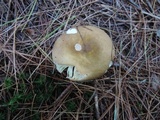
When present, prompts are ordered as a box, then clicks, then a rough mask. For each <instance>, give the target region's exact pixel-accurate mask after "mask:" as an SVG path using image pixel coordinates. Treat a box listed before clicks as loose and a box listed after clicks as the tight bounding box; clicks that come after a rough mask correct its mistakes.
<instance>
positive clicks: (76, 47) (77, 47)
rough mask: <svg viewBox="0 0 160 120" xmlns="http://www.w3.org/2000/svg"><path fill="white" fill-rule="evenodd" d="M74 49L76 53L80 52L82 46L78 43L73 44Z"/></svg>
mask: <svg viewBox="0 0 160 120" xmlns="http://www.w3.org/2000/svg"><path fill="white" fill-rule="evenodd" d="M74 48H75V50H76V51H81V50H82V46H81V45H80V44H78V43H77V44H75V46H74Z"/></svg>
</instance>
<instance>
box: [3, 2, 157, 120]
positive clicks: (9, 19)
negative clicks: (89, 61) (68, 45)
mask: <svg viewBox="0 0 160 120" xmlns="http://www.w3.org/2000/svg"><path fill="white" fill-rule="evenodd" d="M159 6H160V1H159V0H153V1H150V0H134V1H133V0H99V1H98V0H65V1H63V0H34V1H33V0H1V1H0V111H1V112H0V118H1V119H2V120H10V119H12V120H28V119H30V120H31V119H32V120H40V119H41V120H159V119H160V33H159V31H160V8H159ZM77 25H95V26H98V27H100V28H101V29H103V30H105V31H106V32H107V33H108V34H109V36H110V37H111V38H112V39H113V42H114V45H115V47H116V58H115V62H114V65H113V66H112V67H111V68H110V70H109V71H108V73H106V74H105V75H104V76H102V77H101V78H99V79H96V80H94V81H92V82H88V83H74V82H71V81H69V80H66V79H65V74H62V75H60V74H59V73H57V72H56V71H55V72H54V74H53V70H54V65H53V63H52V61H51V50H52V46H53V44H54V41H55V40H56V38H57V37H58V36H59V35H60V34H61V33H62V32H63V31H64V30H66V29H68V28H70V27H71V26H77Z"/></svg>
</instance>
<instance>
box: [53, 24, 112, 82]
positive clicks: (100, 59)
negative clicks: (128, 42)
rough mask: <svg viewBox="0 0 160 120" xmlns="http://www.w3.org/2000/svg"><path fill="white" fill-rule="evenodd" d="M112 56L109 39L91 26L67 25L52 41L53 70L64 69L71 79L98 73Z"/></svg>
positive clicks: (101, 31)
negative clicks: (67, 28)
mask: <svg viewBox="0 0 160 120" xmlns="http://www.w3.org/2000/svg"><path fill="white" fill-rule="evenodd" d="M114 56H115V48H114V46H113V43H112V40H111V38H110V37H109V36H108V35H107V34H106V33H105V32H104V31H103V30H101V29H99V28H97V27H94V26H78V27H75V28H70V29H69V30H67V31H66V32H65V33H63V34H62V35H61V36H60V37H59V38H58V39H57V40H56V42H55V44H54V46H53V50H52V58H53V62H54V63H55V65H56V69H57V70H58V71H59V72H60V73H62V72H63V71H64V70H65V69H66V68H67V78H68V79H70V80H74V81H85V80H92V79H95V78H98V77H100V76H102V75H103V74H104V73H105V72H106V71H107V70H108V68H109V67H110V66H111V64H112V60H113V58H114Z"/></svg>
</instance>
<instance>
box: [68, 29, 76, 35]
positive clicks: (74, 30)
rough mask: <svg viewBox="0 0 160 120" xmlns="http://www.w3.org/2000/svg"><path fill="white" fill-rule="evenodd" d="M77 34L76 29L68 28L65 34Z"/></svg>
mask: <svg viewBox="0 0 160 120" xmlns="http://www.w3.org/2000/svg"><path fill="white" fill-rule="evenodd" d="M76 33H77V29H76V28H70V29H68V30H67V31H66V34H76Z"/></svg>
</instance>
